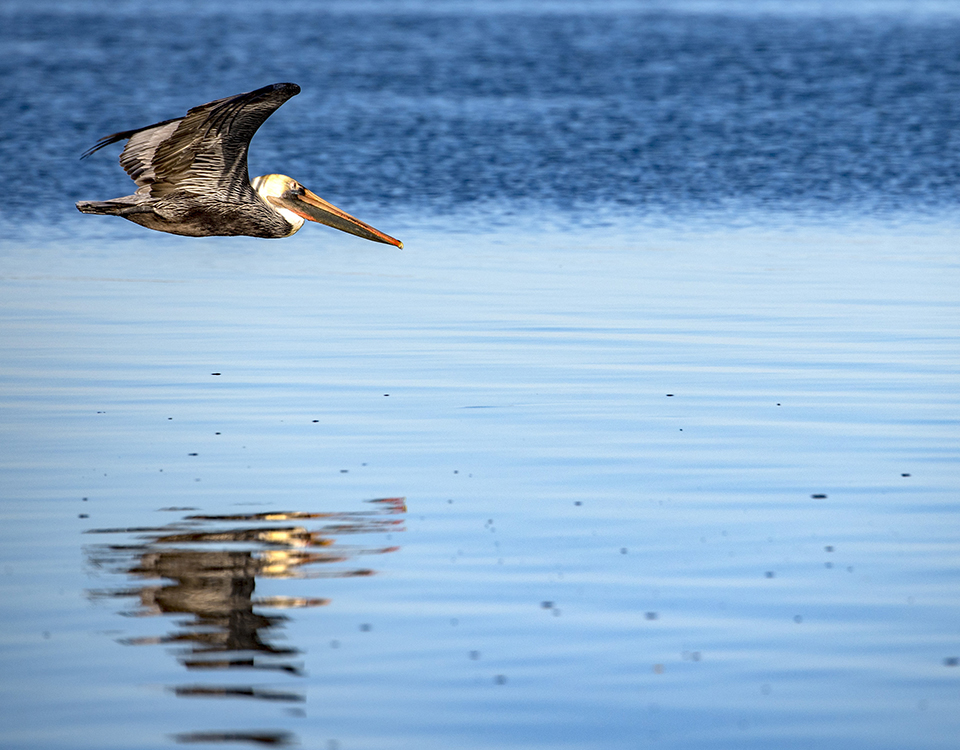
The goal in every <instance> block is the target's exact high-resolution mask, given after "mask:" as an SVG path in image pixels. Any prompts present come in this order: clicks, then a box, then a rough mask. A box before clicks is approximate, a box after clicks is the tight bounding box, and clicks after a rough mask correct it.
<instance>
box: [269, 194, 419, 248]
mask: <svg viewBox="0 0 960 750" xmlns="http://www.w3.org/2000/svg"><path fill="white" fill-rule="evenodd" d="M273 201H274V202H275V203H277V204H279V205H282V206H283V207H284V208H287V209H289V210H290V211H293V212H294V213H295V214H297V215H298V216H302V217H303V218H304V219H309V220H310V221H316V222H319V223H320V224H326V225H327V226H328V227H333V228H334V229H339V230H340V231H341V232H349V233H350V234H355V235H357V237H363V238H364V239H367V240H373V241H374V242H383V243H386V244H387V245H395V246H396V247H399V248H401V249H402V248H403V243H402V242H401V241H400V240H397V239H394V238H393V237H391V236H390V235H388V234H384V233H383V232H381V231H380V230H379V229H374V228H373V227H372V226H370V225H369V224H364V223H363V222H362V221H360V219H357V218H354V217H353V216H351V215H350V214H348V213H347V212H346V211H342V210H340V209H339V208H337V207H336V206H334V205H333V204H332V203H327V202H326V201H325V200H324V199H323V198H321V197H320V196H319V195H316V194H315V193H311V192H310V191H309V190H307V189H306V188H304V189H303V194H302V195H300V194H294V193H286V194H284V196H283V197H282V198H274V199H273Z"/></svg>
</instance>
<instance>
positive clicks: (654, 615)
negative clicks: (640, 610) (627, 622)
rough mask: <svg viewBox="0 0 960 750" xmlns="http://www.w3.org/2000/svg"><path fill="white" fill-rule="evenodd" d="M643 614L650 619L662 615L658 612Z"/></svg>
mask: <svg viewBox="0 0 960 750" xmlns="http://www.w3.org/2000/svg"><path fill="white" fill-rule="evenodd" d="M643 616H644V617H645V618H646V619H648V620H656V619H657V618H658V617H660V615H658V614H657V613H656V612H646V613H644V615H643Z"/></svg>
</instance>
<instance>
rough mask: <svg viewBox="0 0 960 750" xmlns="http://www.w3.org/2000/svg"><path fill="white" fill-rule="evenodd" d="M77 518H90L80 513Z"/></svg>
mask: <svg viewBox="0 0 960 750" xmlns="http://www.w3.org/2000/svg"><path fill="white" fill-rule="evenodd" d="M77 518H90V516H89V515H88V514H87V513H81V514H80V515H79V516H77Z"/></svg>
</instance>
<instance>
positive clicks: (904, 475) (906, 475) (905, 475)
mask: <svg viewBox="0 0 960 750" xmlns="http://www.w3.org/2000/svg"><path fill="white" fill-rule="evenodd" d="M900 476H902V477H908V476H910V475H909V474H901V475H900Z"/></svg>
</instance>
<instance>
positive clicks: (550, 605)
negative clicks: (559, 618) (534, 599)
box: [540, 601, 553, 609]
mask: <svg viewBox="0 0 960 750" xmlns="http://www.w3.org/2000/svg"><path fill="white" fill-rule="evenodd" d="M540 606H541V607H542V608H543V609H552V608H553V602H551V601H546V602H540Z"/></svg>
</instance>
